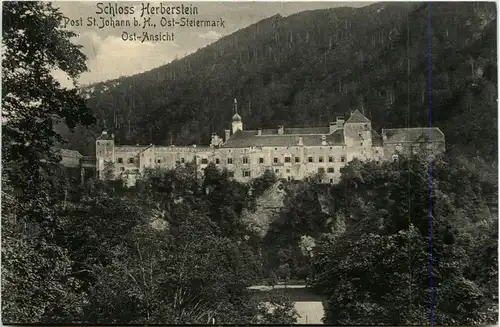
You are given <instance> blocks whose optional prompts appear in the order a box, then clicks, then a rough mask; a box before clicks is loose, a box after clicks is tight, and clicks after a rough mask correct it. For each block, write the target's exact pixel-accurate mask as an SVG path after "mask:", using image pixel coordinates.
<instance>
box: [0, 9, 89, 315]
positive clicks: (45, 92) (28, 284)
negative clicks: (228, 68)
mask: <svg viewBox="0 0 500 327" xmlns="http://www.w3.org/2000/svg"><path fill="white" fill-rule="evenodd" d="M2 9H3V10H2V19H3V28H2V46H3V48H2V50H3V60H2V115H3V117H4V119H3V121H2V144H3V147H2V200H4V199H10V200H9V201H10V202H11V204H12V205H11V206H9V207H6V208H4V210H2V227H3V228H2V259H3V260H2V263H3V265H2V295H3V300H2V309H3V310H2V314H3V315H2V317H3V319H4V323H27V322H32V323H37V322H43V321H51V322H57V321H58V320H57V319H56V318H58V319H61V320H65V319H71V320H73V319H74V316H77V315H78V314H79V312H80V309H81V306H82V302H83V301H85V294H77V289H78V287H79V281H78V280H77V279H75V278H73V277H72V276H71V275H70V272H71V268H72V262H71V259H70V256H69V254H68V251H67V249H65V248H63V247H61V246H60V245H59V244H58V243H57V242H56V240H57V237H58V232H59V230H60V228H61V226H62V225H64V222H63V218H62V217H61V215H60V210H61V209H63V208H64V207H65V206H66V205H67V203H68V199H67V197H68V188H69V178H68V176H67V175H66V172H64V171H63V170H61V169H60V168H59V167H58V166H57V165H56V164H57V163H58V160H59V157H58V155H57V154H56V153H55V152H54V151H52V150H51V148H52V146H53V145H54V142H55V141H59V140H61V137H60V135H58V134H57V133H56V132H54V130H53V128H52V127H53V124H54V123H55V122H58V121H63V122H65V124H66V125H68V126H69V127H70V128H73V127H74V126H75V125H76V124H83V125H85V124H89V123H92V122H93V116H92V115H91V113H90V111H89V110H88V109H87V107H86V104H85V101H84V100H83V99H82V98H81V97H80V96H79V94H78V92H77V90H68V89H65V88H62V87H61V85H60V84H59V83H58V82H57V81H56V80H55V79H54V78H53V77H52V75H51V72H52V70H55V69H59V70H62V71H63V72H65V73H67V74H68V76H69V78H71V79H72V80H75V79H76V78H77V77H78V75H79V74H80V73H82V72H83V71H84V70H85V69H86V67H85V56H84V55H83V54H82V53H81V52H80V47H78V46H76V45H73V44H72V43H71V42H70V38H71V37H73V36H74V34H73V33H70V32H65V31H61V30H59V26H60V23H61V20H62V14H61V13H60V12H58V11H57V10H56V9H54V8H53V7H52V5H51V4H50V3H42V2H7V3H4V4H3V7H2ZM4 192H5V193H4ZM76 321H77V320H76Z"/></svg>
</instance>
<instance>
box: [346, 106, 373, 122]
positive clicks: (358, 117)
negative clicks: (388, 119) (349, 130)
mask: <svg viewBox="0 0 500 327" xmlns="http://www.w3.org/2000/svg"><path fill="white" fill-rule="evenodd" d="M369 122H370V120H369V119H368V118H366V117H365V115H363V114H362V113H361V112H360V111H359V110H357V109H356V110H354V112H353V113H352V114H351V117H349V119H348V120H347V121H346V122H345V123H346V124H349V123H369Z"/></svg>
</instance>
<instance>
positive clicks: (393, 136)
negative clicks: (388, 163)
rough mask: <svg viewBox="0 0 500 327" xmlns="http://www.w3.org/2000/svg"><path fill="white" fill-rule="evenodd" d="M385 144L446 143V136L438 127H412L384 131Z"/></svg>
mask: <svg viewBox="0 0 500 327" xmlns="http://www.w3.org/2000/svg"><path fill="white" fill-rule="evenodd" d="M382 136H383V138H384V143H406V142H411V143H426V142H428V141H431V142H444V141H445V139H444V134H443V132H441V130H440V129H439V128H437V127H412V128H389V129H382Z"/></svg>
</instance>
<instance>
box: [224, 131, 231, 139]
mask: <svg viewBox="0 0 500 327" xmlns="http://www.w3.org/2000/svg"><path fill="white" fill-rule="evenodd" d="M224 133H225V138H224V142H227V140H229V137H230V136H231V131H230V130H229V129H225V130H224Z"/></svg>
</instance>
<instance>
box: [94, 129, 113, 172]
mask: <svg viewBox="0 0 500 327" xmlns="http://www.w3.org/2000/svg"><path fill="white" fill-rule="evenodd" d="M95 154H96V171H97V174H98V175H97V176H98V177H99V179H104V168H105V162H112V163H114V162H115V137H114V135H113V134H111V135H109V134H108V133H107V132H106V131H103V132H102V133H101V136H99V137H98V138H97V140H96V142H95Z"/></svg>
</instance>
